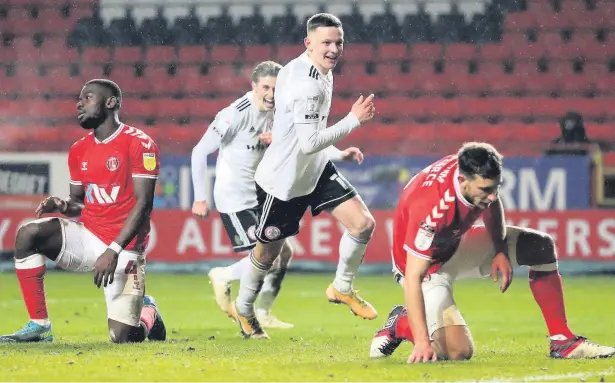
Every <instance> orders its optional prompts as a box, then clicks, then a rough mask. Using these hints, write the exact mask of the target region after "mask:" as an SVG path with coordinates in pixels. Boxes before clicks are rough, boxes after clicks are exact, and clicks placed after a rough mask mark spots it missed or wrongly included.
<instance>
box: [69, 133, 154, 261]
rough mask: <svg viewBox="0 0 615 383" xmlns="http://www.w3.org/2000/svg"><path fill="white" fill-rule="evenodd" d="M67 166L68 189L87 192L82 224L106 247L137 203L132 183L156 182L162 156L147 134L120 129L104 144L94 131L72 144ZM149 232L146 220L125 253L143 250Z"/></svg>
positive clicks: (148, 224) (148, 223)
mask: <svg viewBox="0 0 615 383" xmlns="http://www.w3.org/2000/svg"><path fill="white" fill-rule="evenodd" d="M68 167H69V170H70V182H71V184H73V185H83V187H84V188H85V198H84V202H85V207H84V208H83V211H82V212H81V222H82V223H83V224H84V226H85V227H86V228H87V229H88V230H89V231H91V232H92V233H93V234H94V235H96V236H97V237H98V238H99V239H100V240H101V241H103V242H104V243H106V244H107V245H108V244H110V243H111V242H113V241H114V240H115V238H116V237H117V235H118V234H119V233H120V230H122V227H123V226H124V222H125V221H126V218H127V217H128V213H129V212H130V210H131V209H132V208H133V207H134V206H135V204H136V201H137V200H136V198H135V196H134V193H133V183H132V179H133V178H134V177H143V178H153V179H157V178H158V173H159V170H160V152H159V151H158V147H157V146H156V144H155V143H154V141H153V140H152V139H151V138H150V137H149V136H148V135H147V134H145V133H143V132H142V131H141V130H139V129H136V128H133V127H130V126H127V125H124V124H121V125H120V127H119V128H118V130H117V131H116V132H115V133H113V134H112V135H111V136H109V137H108V138H107V139H106V140H104V141H98V140H97V139H96V137H94V133H93V132H92V133H90V134H88V135H87V136H85V137H84V138H82V139H81V140H79V141H77V142H75V143H74V144H73V146H72V147H71V148H70V151H69V153H68ZM149 230H150V222H149V220H148V221H147V222H146V223H144V224H143V227H141V229H140V230H139V232H138V234H137V236H136V237H135V238H134V239H133V240H132V241H131V242H130V244H129V245H128V246H127V247H126V249H127V250H134V251H138V252H142V251H144V250H145V247H146V246H147V240H148V236H149Z"/></svg>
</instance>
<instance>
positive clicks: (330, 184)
mask: <svg viewBox="0 0 615 383" xmlns="http://www.w3.org/2000/svg"><path fill="white" fill-rule="evenodd" d="M304 43H305V47H306V52H305V53H303V54H302V55H301V56H299V57H297V58H296V59H294V60H292V61H291V62H290V63H288V65H286V66H285V67H284V68H282V70H281V71H280V73H279V74H278V79H277V84H276V93H275V104H276V111H275V116H274V122H273V128H272V143H271V145H270V147H269V148H268V149H267V151H266V152H265V155H264V157H263V159H262V160H261V162H260V164H259V165H258V168H257V170H256V175H255V180H256V184H257V185H256V194H257V198H258V207H259V225H258V227H257V228H256V232H255V234H256V238H257V240H258V241H257V243H256V247H255V248H254V250H253V251H252V252H251V254H250V261H251V265H250V266H251V267H250V268H249V269H247V270H246V271H245V272H244V273H243V274H242V276H241V279H240V287H239V295H238V297H237V300H236V302H233V303H232V304H231V305H230V307H229V310H230V311H229V313H230V314H231V315H232V317H233V318H234V319H235V320H236V321H237V322H238V323H239V325H240V329H241V332H242V334H243V335H244V336H245V337H247V338H248V337H253V338H268V335H267V334H266V333H265V331H264V330H263V329H262V326H261V324H260V323H259V321H258V319H257V317H256V315H255V311H254V302H255V300H256V297H257V296H258V293H259V291H260V288H261V286H262V284H263V280H264V278H265V276H266V275H267V273H268V271H269V269H270V268H271V266H272V265H273V262H274V260H275V259H276V258H277V257H278V255H279V254H280V252H281V250H282V247H283V245H284V243H285V238H288V237H290V236H293V235H295V234H297V233H298V232H299V221H300V220H301V218H302V217H303V214H304V213H305V211H306V210H307V208H308V206H309V207H310V208H311V211H312V215H314V216H315V215H318V214H319V213H320V212H322V211H323V210H326V211H328V212H330V213H331V214H332V215H333V216H334V217H335V218H336V219H337V220H338V221H339V222H341V223H342V224H343V225H344V226H345V227H346V231H345V233H344V235H343V236H342V239H341V241H340V247H339V252H340V258H339V264H338V267H337V272H336V276H335V280H334V281H333V283H332V284H331V285H329V287H328V288H327V290H326V296H327V299H328V300H329V301H330V302H332V303H344V304H347V305H348V306H349V307H350V309H351V311H352V312H353V313H354V314H355V315H358V316H361V317H363V318H366V319H374V318H376V316H377V313H376V310H375V309H374V307H373V306H372V305H371V304H369V303H367V302H366V301H364V300H363V299H362V298H361V297H359V296H358V295H357V293H356V291H355V290H354V289H353V286H352V282H353V279H354V276H355V274H356V273H357V270H358V268H359V266H360V265H361V263H362V262H363V257H364V255H365V248H366V246H367V243H368V242H369V240H370V238H371V236H372V233H373V231H374V228H375V226H376V223H375V220H374V218H373V216H372V215H371V213H370V212H369V210H368V209H367V207H366V206H365V204H364V203H363V201H362V200H361V198H360V197H359V195H358V194H357V192H356V190H355V189H354V187H353V186H352V185H350V184H349V183H348V181H347V180H346V179H345V178H344V177H343V176H342V175H341V174H340V173H339V172H338V171H337V169H336V167H335V165H333V164H332V163H331V161H330V159H332V158H334V157H336V156H339V155H340V153H341V152H340V151H339V150H338V149H336V148H335V147H334V146H332V145H333V144H335V143H336V142H338V141H339V140H341V139H342V138H344V137H345V136H346V135H348V134H349V133H350V132H352V131H353V130H354V129H356V128H358V127H359V126H360V125H361V123H363V122H366V121H368V120H370V119H371V118H373V116H374V112H375V108H374V104H373V102H372V101H373V97H374V96H373V94H372V95H370V96H368V97H367V98H363V96H361V97H359V99H358V100H357V102H356V103H355V104H354V105H353V106H352V109H351V111H350V113H349V114H348V115H347V116H346V117H345V118H344V119H342V120H341V121H340V122H338V123H337V124H335V125H333V126H331V127H329V128H327V117H328V115H329V111H330V107H331V98H332V93H333V75H332V73H331V71H332V70H333V68H334V67H335V65H336V64H337V61H338V60H339V58H340V57H341V55H342V51H343V44H344V32H343V30H342V23H341V22H340V20H339V19H338V18H337V17H335V16H333V15H331V14H327V13H320V14H316V15H314V16H312V17H311V18H310V19H309V20H308V22H307V37H306V38H305V40H304Z"/></svg>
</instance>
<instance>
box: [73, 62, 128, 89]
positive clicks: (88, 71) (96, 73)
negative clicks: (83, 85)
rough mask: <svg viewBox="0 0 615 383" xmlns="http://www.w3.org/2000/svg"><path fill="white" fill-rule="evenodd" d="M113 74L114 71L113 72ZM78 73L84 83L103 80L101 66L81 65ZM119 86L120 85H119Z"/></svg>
mask: <svg viewBox="0 0 615 383" xmlns="http://www.w3.org/2000/svg"><path fill="white" fill-rule="evenodd" d="M114 72H115V71H114ZM79 73H80V74H81V77H82V78H83V80H84V81H88V80H91V79H94V78H104V77H105V76H104V74H103V68H102V66H101V65H82V66H81V68H80V70H79ZM120 86H121V85H120Z"/></svg>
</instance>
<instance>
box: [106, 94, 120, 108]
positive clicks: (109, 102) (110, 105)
mask: <svg viewBox="0 0 615 383" xmlns="http://www.w3.org/2000/svg"><path fill="white" fill-rule="evenodd" d="M116 106H117V98H115V96H111V97H109V98H108V99H107V102H105V107H106V108H107V109H115V107H116Z"/></svg>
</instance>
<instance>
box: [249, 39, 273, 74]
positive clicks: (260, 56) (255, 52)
mask: <svg viewBox="0 0 615 383" xmlns="http://www.w3.org/2000/svg"><path fill="white" fill-rule="evenodd" d="M273 59H274V55H273V47H272V46H271V45H249V46H247V47H246V48H245V50H244V52H243V62H244V65H248V66H250V67H251V68H250V69H252V67H253V66H254V65H256V64H258V63H260V62H262V61H268V60H273Z"/></svg>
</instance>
